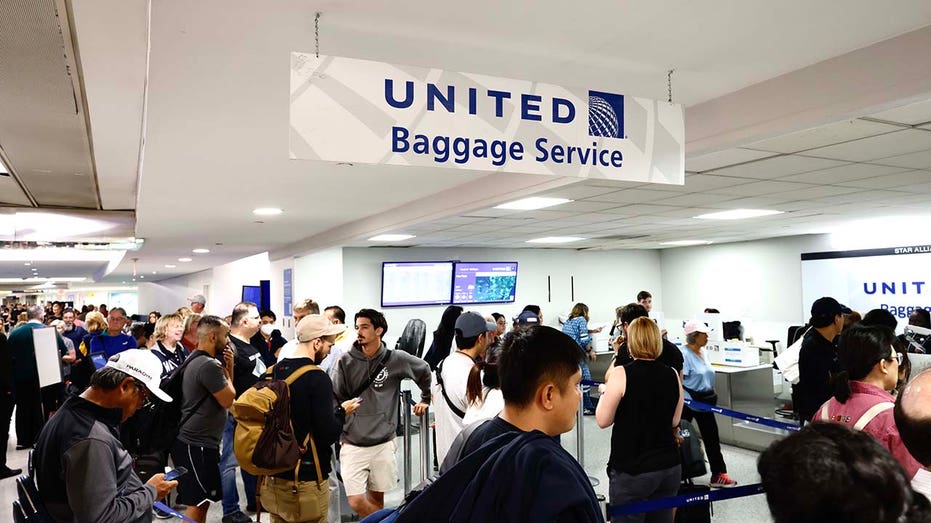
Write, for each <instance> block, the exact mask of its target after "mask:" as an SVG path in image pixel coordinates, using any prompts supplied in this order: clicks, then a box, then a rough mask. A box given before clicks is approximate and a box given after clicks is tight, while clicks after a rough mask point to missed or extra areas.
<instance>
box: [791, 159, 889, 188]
mask: <svg viewBox="0 0 931 523" xmlns="http://www.w3.org/2000/svg"><path fill="white" fill-rule="evenodd" d="M903 170H904V169H902V168H901V167H890V166H887V165H874V164H871V163H851V164H847V165H842V166H840V167H833V168H831V169H821V170H818V171H811V172H807V173H802V174H793V175H792V176H786V177H784V178H779V181H780V182H801V183H816V184H843V182H847V181H851V180H861V179H863V178H870V177H873V176H882V175H885V174H891V173H894V172H901V171H903Z"/></svg>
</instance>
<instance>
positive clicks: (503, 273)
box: [453, 262, 517, 305]
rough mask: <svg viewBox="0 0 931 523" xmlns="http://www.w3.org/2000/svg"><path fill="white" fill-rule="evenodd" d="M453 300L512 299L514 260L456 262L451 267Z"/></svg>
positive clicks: (463, 303) (515, 278)
mask: <svg viewBox="0 0 931 523" xmlns="http://www.w3.org/2000/svg"><path fill="white" fill-rule="evenodd" d="M453 274H454V278H453V303H455V304H457V305H470V304H476V303H512V302H513V301H514V298H515V295H516V293H517V262H481V263H478V262H458V263H456V267H455V270H454V271H453Z"/></svg>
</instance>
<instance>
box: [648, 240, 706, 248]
mask: <svg viewBox="0 0 931 523" xmlns="http://www.w3.org/2000/svg"><path fill="white" fill-rule="evenodd" d="M709 243H711V242H710V241H709V240H676V241H672V242H659V244H660V245H675V246H677V247H687V246H689V245H708V244H709Z"/></svg>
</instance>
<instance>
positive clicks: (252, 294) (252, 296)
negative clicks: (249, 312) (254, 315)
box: [242, 285, 262, 306]
mask: <svg viewBox="0 0 931 523" xmlns="http://www.w3.org/2000/svg"><path fill="white" fill-rule="evenodd" d="M242 301H251V302H252V303H254V304H256V306H258V305H259V304H260V303H262V288H261V287H259V286H258V285H243V286H242Z"/></svg>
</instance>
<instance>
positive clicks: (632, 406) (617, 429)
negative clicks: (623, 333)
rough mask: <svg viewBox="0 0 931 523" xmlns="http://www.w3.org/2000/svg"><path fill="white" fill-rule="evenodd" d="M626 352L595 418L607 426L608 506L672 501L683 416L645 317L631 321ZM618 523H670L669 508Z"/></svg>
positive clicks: (676, 384)
mask: <svg viewBox="0 0 931 523" xmlns="http://www.w3.org/2000/svg"><path fill="white" fill-rule="evenodd" d="M627 347H628V349H629V350H630V355H631V356H632V357H633V361H631V362H630V363H628V364H626V365H622V366H620V367H616V368H615V369H613V370H612V371H611V379H610V380H609V381H608V384H607V388H606V390H605V393H604V395H602V397H601V400H600V401H599V402H598V408H597V409H596V411H595V419H596V420H597V421H598V425H599V426H600V427H601V428H607V427H609V426H611V425H612V424H613V425H614V427H613V428H612V430H611V456H610V458H609V460H608V478H609V480H610V486H609V488H608V493H609V496H610V502H611V505H612V506H617V505H624V504H626V503H633V502H637V501H646V500H649V499H659V498H665V497H668V496H674V495H675V494H676V492H678V489H679V482H680V480H681V477H682V467H681V465H680V462H679V450H678V445H677V443H676V436H675V434H676V430H677V427H678V425H679V418H680V417H681V416H682V383H681V382H680V380H679V373H678V372H676V371H675V370H673V369H672V368H670V367H669V366H667V365H665V364H663V363H660V362H658V361H656V358H657V357H658V356H659V355H660V353H661V352H662V350H663V341H662V337H661V336H660V331H659V327H657V326H656V324H655V323H653V322H652V321H651V320H650V319H649V318H645V317H641V318H637V319H636V320H634V321H633V322H631V324H630V326H629V327H628V329H627ZM611 521H612V522H618V521H624V522H627V521H637V522H639V521H650V522H664V523H672V521H673V511H672V509H667V510H657V511H653V512H647V513H640V514H632V515H629V516H618V517H614V518H612V519H611Z"/></svg>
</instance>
